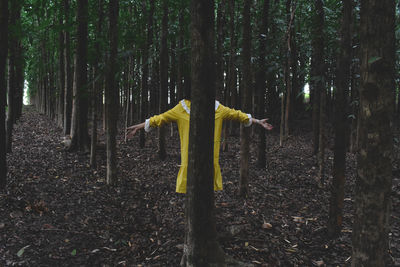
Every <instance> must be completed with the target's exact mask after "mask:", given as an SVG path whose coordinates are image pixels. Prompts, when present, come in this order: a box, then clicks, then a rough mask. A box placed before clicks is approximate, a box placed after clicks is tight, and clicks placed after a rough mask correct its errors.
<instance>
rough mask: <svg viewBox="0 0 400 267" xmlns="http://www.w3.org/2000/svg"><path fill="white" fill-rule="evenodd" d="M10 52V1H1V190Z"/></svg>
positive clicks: (0, 187)
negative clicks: (8, 57) (8, 56)
mask: <svg viewBox="0 0 400 267" xmlns="http://www.w3.org/2000/svg"><path fill="white" fill-rule="evenodd" d="M7 51H8V0H0V190H4V189H5V187H6V183H7V161H6V128H5V120H6V114H5V106H6V86H7V85H6V79H5V77H6V73H5V72H6V71H5V70H6V59H7Z"/></svg>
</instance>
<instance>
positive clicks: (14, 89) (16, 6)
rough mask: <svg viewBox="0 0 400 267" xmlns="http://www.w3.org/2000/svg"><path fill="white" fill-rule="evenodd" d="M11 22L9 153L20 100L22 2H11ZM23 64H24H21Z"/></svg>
mask: <svg viewBox="0 0 400 267" xmlns="http://www.w3.org/2000/svg"><path fill="white" fill-rule="evenodd" d="M10 3H11V4H10V21H9V25H13V27H14V29H15V30H14V31H12V32H11V33H10V38H9V47H8V48H9V53H10V57H9V61H8V63H9V64H8V73H9V75H8V95H7V97H8V112H7V137H6V146H7V147H6V150H7V152H8V153H11V151H12V132H13V127H14V123H15V121H16V113H17V106H18V103H17V98H18V90H19V89H18V77H17V65H18V62H17V61H18V59H19V56H18V44H19V40H18V39H19V38H20V36H18V35H17V33H16V32H17V27H18V25H20V18H21V8H22V5H21V3H20V1H11V2H10ZM21 63H22V62H21Z"/></svg>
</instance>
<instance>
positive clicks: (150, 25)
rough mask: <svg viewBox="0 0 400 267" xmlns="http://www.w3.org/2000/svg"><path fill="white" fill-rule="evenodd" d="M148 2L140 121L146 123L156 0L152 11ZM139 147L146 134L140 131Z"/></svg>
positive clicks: (144, 5) (144, 6)
mask: <svg viewBox="0 0 400 267" xmlns="http://www.w3.org/2000/svg"><path fill="white" fill-rule="evenodd" d="M146 2H147V1H143V3H142V4H143V14H147V39H146V44H145V45H144V47H143V54H142V86H141V96H142V97H141V105H140V119H141V121H144V120H145V119H146V116H147V109H148V101H147V96H148V90H149V81H148V79H149V50H150V48H151V46H152V44H153V14H154V0H150V11H149V12H145V11H146ZM139 139H140V140H139V145H140V147H141V148H143V147H144V145H145V141H146V139H145V136H144V132H143V131H140V136H139Z"/></svg>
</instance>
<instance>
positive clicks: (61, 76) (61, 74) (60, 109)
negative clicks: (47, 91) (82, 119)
mask: <svg viewBox="0 0 400 267" xmlns="http://www.w3.org/2000/svg"><path fill="white" fill-rule="evenodd" d="M63 13H64V11H63V9H62V8H60V14H59V18H58V19H59V24H60V26H61V27H63V26H64V18H63V16H64V14H63ZM64 37H65V36H64V31H60V32H59V33H58V46H59V52H58V64H59V66H58V86H57V87H58V98H57V124H58V126H60V127H64V98H65V97H64V94H65V68H64V66H65V63H64V60H65V56H64V52H65V49H64V46H65V41H64Z"/></svg>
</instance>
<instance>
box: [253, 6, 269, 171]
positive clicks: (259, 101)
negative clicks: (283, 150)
mask: <svg viewBox="0 0 400 267" xmlns="http://www.w3.org/2000/svg"><path fill="white" fill-rule="evenodd" d="M260 2H263V9H262V19H261V23H260V29H259V31H260V33H259V36H258V38H259V58H258V69H257V74H256V96H257V98H256V115H257V117H258V118H264V116H265V92H266V80H267V77H266V72H265V69H266V64H265V50H266V45H267V33H268V15H269V0H264V1H260ZM257 135H258V140H259V144H258V151H257V155H258V157H257V158H258V159H257V166H258V167H259V168H265V166H266V155H265V148H266V142H265V130H264V129H263V128H261V127H259V128H257Z"/></svg>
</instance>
